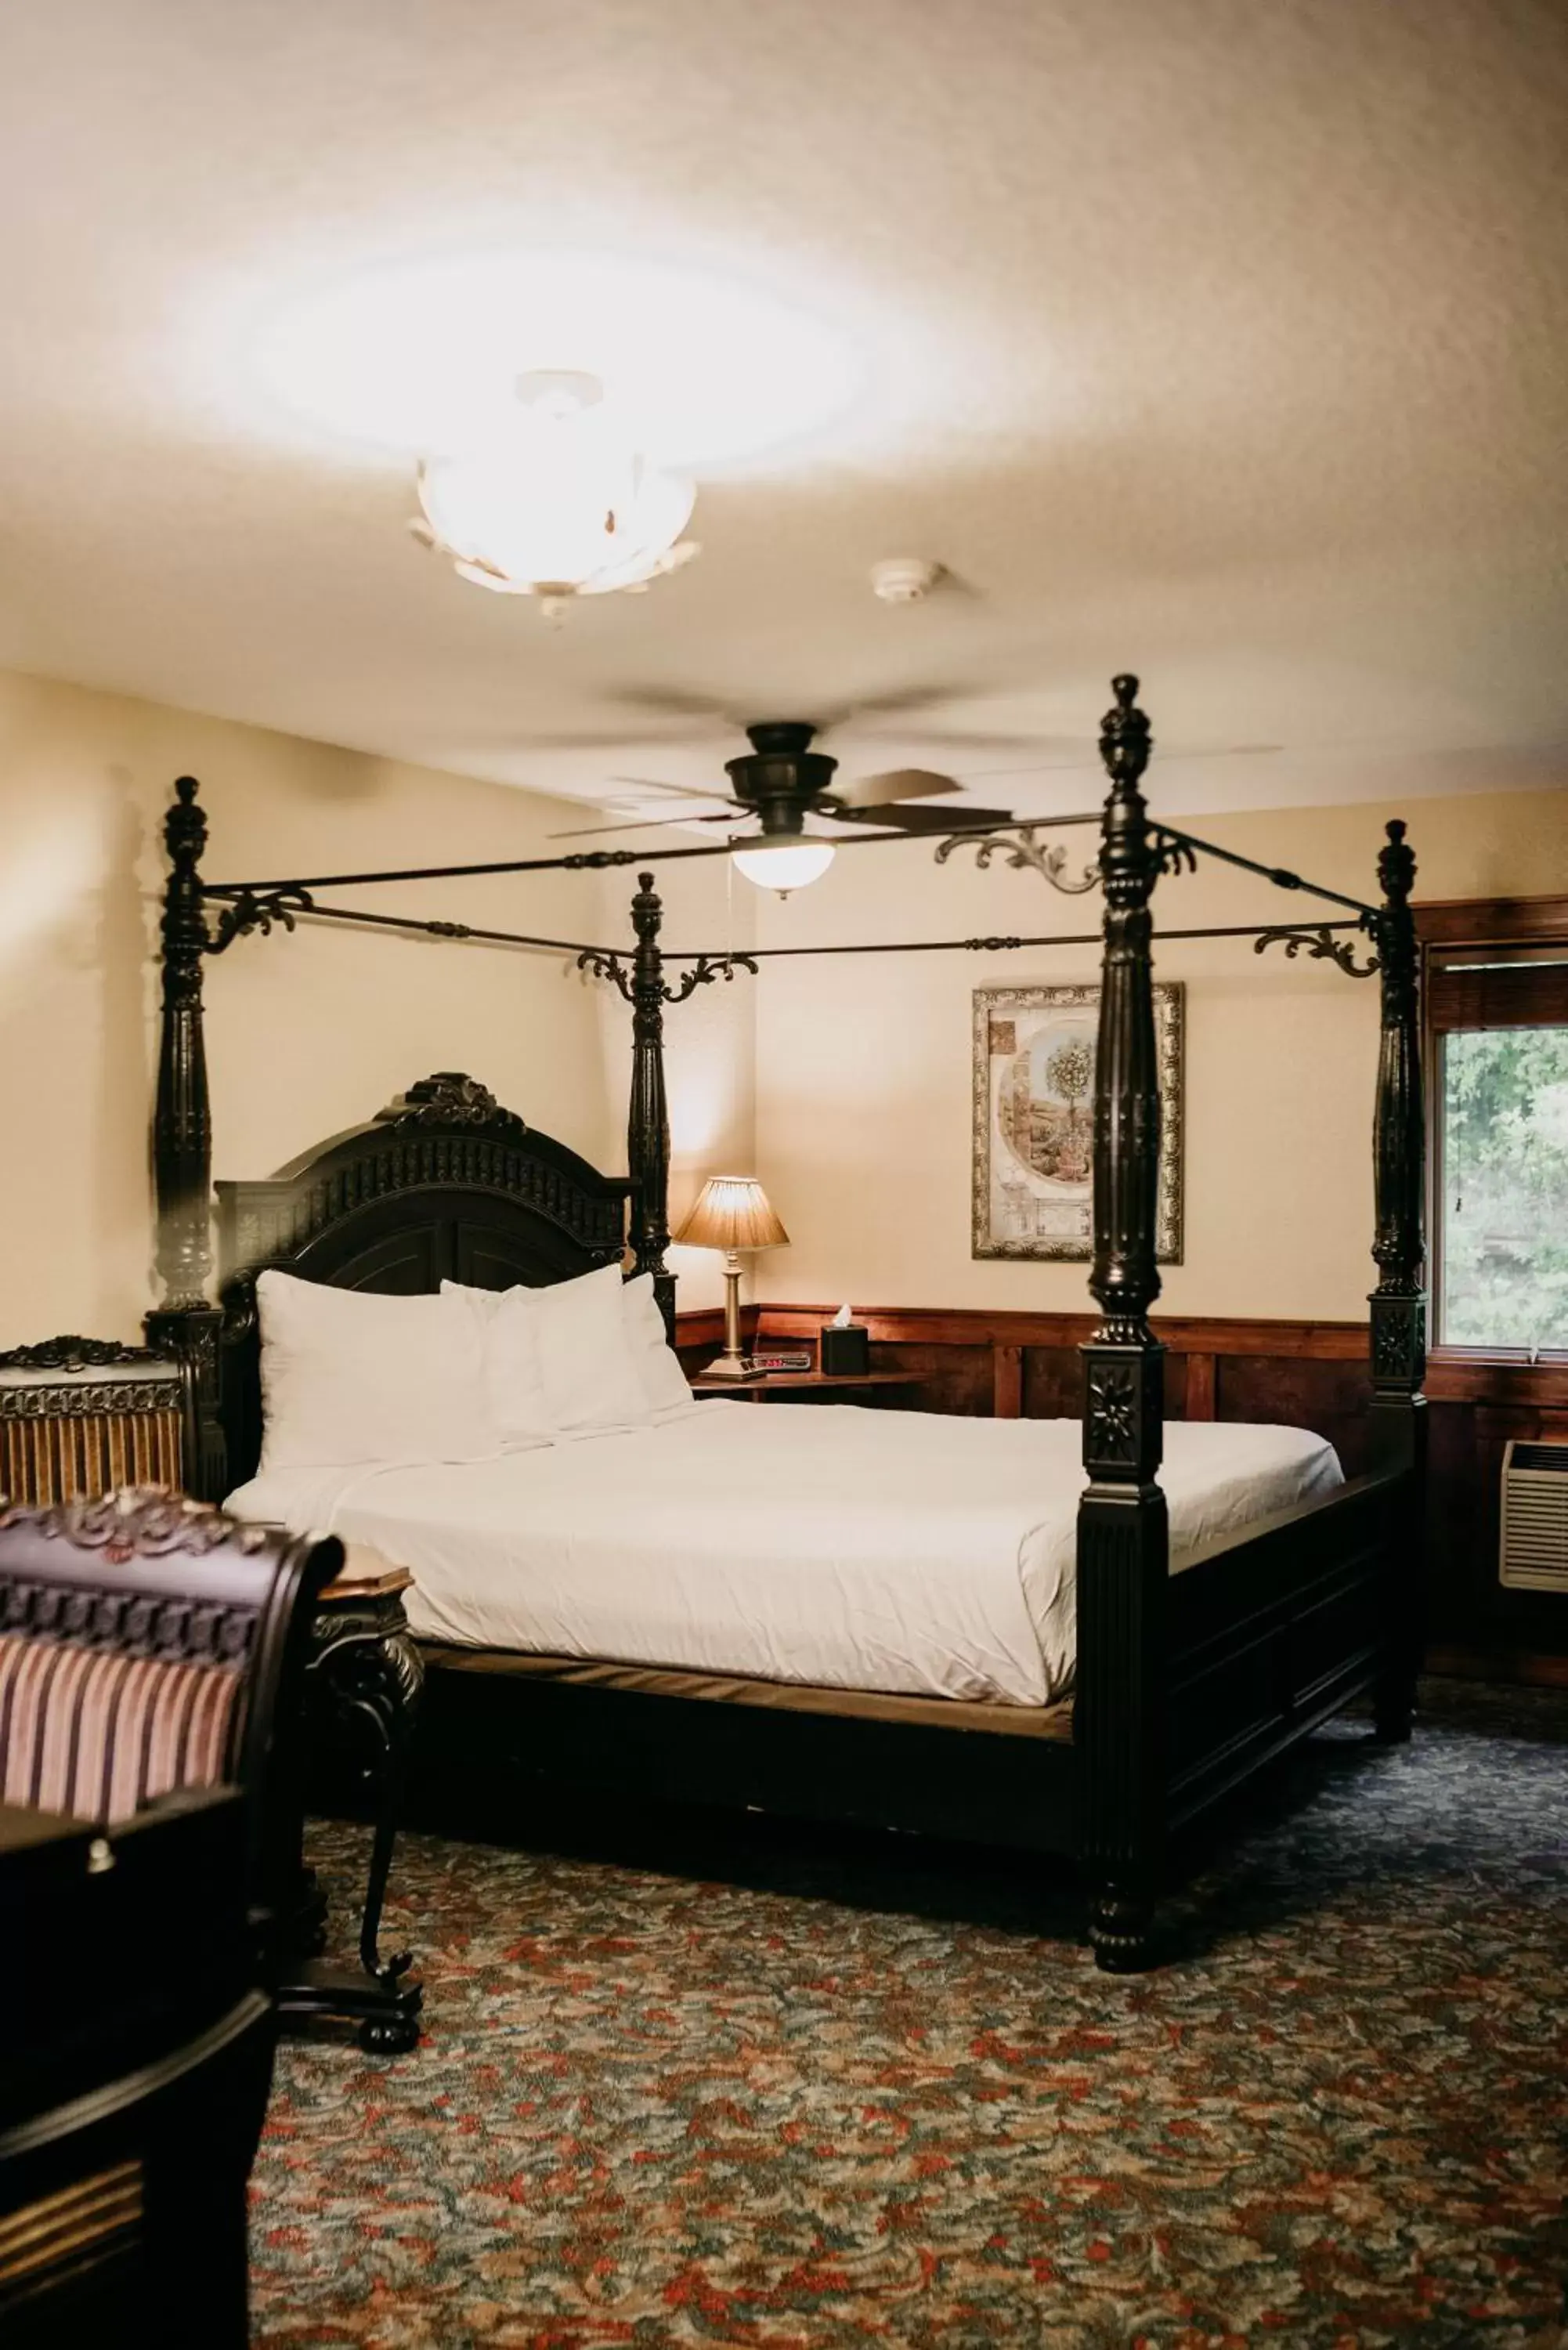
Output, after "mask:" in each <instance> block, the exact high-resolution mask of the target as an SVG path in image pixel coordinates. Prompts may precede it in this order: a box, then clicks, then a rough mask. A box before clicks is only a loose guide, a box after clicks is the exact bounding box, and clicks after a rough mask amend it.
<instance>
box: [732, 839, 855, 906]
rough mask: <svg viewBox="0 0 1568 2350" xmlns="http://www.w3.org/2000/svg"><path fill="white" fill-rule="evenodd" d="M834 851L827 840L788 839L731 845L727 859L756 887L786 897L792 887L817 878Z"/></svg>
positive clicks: (823, 870) (808, 882)
mask: <svg viewBox="0 0 1568 2350" xmlns="http://www.w3.org/2000/svg"><path fill="white" fill-rule="evenodd" d="M833 853H834V852H833V843H832V842H831V841H830V840H791V841H782V842H780V843H778V844H777V845H776V846H774V847H761V846H759V847H755V848H732V850H731V851H730V862H731V863H732V865H733V867H734V868H735V870H736V872H737V873H739V874H742V876H743V877H744V879H746V880H748V881H750V882H753V883H754V885H755V886H756V888H757V889H776V890H777V891H778V894H779V896H780V897H781V898H787V897H788V896H789V893H790V891H791V890H792V889H807V888H809V886H810V884H811V883H812V882H813V881H820V880H821V879H822V877H823V875H824V874H825V873H826V870H827V868H828V867H829V866H830V865H831V864H832V862H833Z"/></svg>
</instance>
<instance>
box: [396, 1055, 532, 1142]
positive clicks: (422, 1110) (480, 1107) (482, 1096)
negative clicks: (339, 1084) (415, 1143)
mask: <svg viewBox="0 0 1568 2350" xmlns="http://www.w3.org/2000/svg"><path fill="white" fill-rule="evenodd" d="M376 1115H377V1117H378V1118H381V1119H384V1120H385V1121H386V1123H387V1124H388V1125H389V1126H391V1127H394V1128H397V1129H398V1130H399V1131H400V1132H401V1131H403V1130H404V1129H406V1128H420V1127H427V1126H459V1127H462V1129H463V1130H464V1132H465V1133H470V1134H472V1133H483V1134H493V1135H507V1136H511V1137H513V1138H514V1139H516V1138H519V1137H521V1136H522V1135H524V1134H525V1133H526V1132H527V1128H526V1127H525V1126H524V1123H523V1120H522V1119H521V1118H519V1117H518V1115H517V1113H516V1111H515V1110H512V1109H503V1107H502V1106H501V1104H500V1103H499V1102H498V1101H497V1100H496V1098H495V1096H494V1095H493V1093H492V1092H491V1090H490V1088H489V1087H488V1086H484V1085H481V1083H480V1081H479V1079H478V1078H477V1077H471V1076H466V1075H465V1074H464V1072H463V1071H462V1070H461V1069H437V1070H436V1071H435V1072H434V1073H433V1075H431V1076H428V1077H421V1079H420V1081H419V1083H418V1085H415V1086H410V1087H409V1089H408V1091H407V1093H402V1094H399V1095H398V1097H397V1098H396V1100H394V1101H389V1103H388V1104H387V1107H386V1108H385V1109H383V1110H378V1112H377V1113H376Z"/></svg>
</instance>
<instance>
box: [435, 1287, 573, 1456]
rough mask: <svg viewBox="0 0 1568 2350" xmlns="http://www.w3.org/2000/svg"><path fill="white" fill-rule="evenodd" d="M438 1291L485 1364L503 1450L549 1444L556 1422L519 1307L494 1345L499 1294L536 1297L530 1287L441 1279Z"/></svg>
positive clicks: (486, 1385)
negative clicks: (455, 1310)
mask: <svg viewBox="0 0 1568 2350" xmlns="http://www.w3.org/2000/svg"><path fill="white" fill-rule="evenodd" d="M534 1294H535V1293H534V1292H533V1290H531V1289H526V1288H522V1287H519V1288H517V1289H507V1290H501V1289H471V1288H470V1287H468V1285H467V1284H465V1283H463V1282H461V1281H443V1282H442V1283H441V1295H442V1296H443V1297H450V1298H451V1299H452V1303H453V1304H454V1305H457V1306H458V1307H459V1308H460V1309H461V1310H462V1312H463V1313H465V1314H467V1315H468V1316H469V1320H470V1325H471V1326H472V1331H473V1336H474V1344H475V1346H476V1347H477V1348H478V1351H479V1355H480V1359H481V1362H482V1364H483V1378H484V1390H485V1394H486V1396H487V1398H488V1399H489V1405H490V1416H491V1418H492V1419H493V1420H494V1422H495V1425H496V1427H497V1429H498V1430H499V1431H500V1435H501V1442H502V1446H503V1449H504V1450H511V1449H513V1448H514V1447H515V1446H517V1445H532V1444H548V1443H549V1441H550V1440H551V1438H552V1437H553V1436H554V1435H555V1434H556V1423H555V1421H554V1420H553V1419H551V1417H550V1404H549V1399H548V1398H547V1397H546V1396H545V1383H544V1380H543V1379H542V1378H541V1377H540V1375H539V1349H538V1343H537V1340H536V1339H534V1338H532V1337H531V1336H529V1332H528V1327H527V1326H526V1324H525V1323H524V1319H523V1309H522V1308H521V1307H520V1308H519V1310H518V1319H517V1322H516V1324H515V1326H514V1327H512V1328H510V1329H509V1331H508V1333H507V1336H506V1338H505V1341H504V1345H503V1346H502V1347H501V1348H500V1350H499V1351H497V1349H496V1348H495V1347H494V1346H493V1344H492V1333H493V1328H494V1323H495V1316H496V1315H497V1313H498V1312H499V1310H500V1306H501V1301H502V1299H503V1297H517V1298H523V1299H526V1298H530V1297H532V1296H533V1295H534Z"/></svg>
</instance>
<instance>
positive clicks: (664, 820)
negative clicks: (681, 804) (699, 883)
mask: <svg viewBox="0 0 1568 2350" xmlns="http://www.w3.org/2000/svg"><path fill="white" fill-rule="evenodd" d="M708 796H710V797H711V794H710V795H708ZM733 806H734V807H740V803H739V801H736V802H734V803H733ZM740 813H741V814H742V816H750V814H751V810H750V808H740ZM734 821H735V818H734V815H733V813H732V808H724V809H722V810H721V812H720V813H719V814H718V815H717V816H622V818H621V820H620V822H619V823H618V824H590V825H583V826H580V827H577V828H576V830H575V831H572V832H552V833H550V834H548V835H547V836H546V837H548V838H549V839H551V840H597V839H599V838H600V837H601V836H602V835H604V834H605V833H607V832H668V831H669V830H670V827H671V826H672V825H677V824H688V825H690V824H733V823H734Z"/></svg>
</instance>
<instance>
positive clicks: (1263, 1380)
mask: <svg viewBox="0 0 1568 2350" xmlns="http://www.w3.org/2000/svg"><path fill="white" fill-rule="evenodd" d="M1371 1402H1372V1380H1371V1378H1370V1376H1369V1374H1368V1373H1367V1372H1366V1370H1364V1369H1363V1368H1362V1367H1360V1366H1359V1365H1358V1364H1353V1363H1340V1362H1327V1363H1324V1362H1314V1361H1313V1360H1311V1359H1310V1358H1306V1359H1303V1358H1301V1357H1293V1356H1290V1355H1221V1356H1220V1357H1218V1358H1217V1360H1216V1363H1215V1418H1216V1419H1251V1420H1260V1421H1262V1422H1264V1423H1265V1424H1272V1425H1274V1426H1282V1427H1285V1428H1310V1429H1311V1430H1312V1431H1313V1433H1314V1435H1316V1436H1325V1437H1326V1438H1327V1439H1328V1440H1329V1442H1330V1443H1331V1444H1332V1445H1333V1447H1334V1451H1336V1452H1337V1453H1338V1455H1339V1458H1340V1461H1341V1464H1342V1465H1343V1467H1344V1470H1345V1475H1346V1476H1347V1477H1357V1476H1359V1475H1360V1474H1361V1472H1362V1471H1363V1470H1364V1469H1366V1468H1367V1467H1368V1466H1369V1465H1370V1462H1369V1459H1368V1436H1369V1430H1368V1424H1367V1412H1368V1409H1369V1408H1370V1406H1371Z"/></svg>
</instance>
